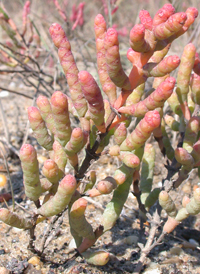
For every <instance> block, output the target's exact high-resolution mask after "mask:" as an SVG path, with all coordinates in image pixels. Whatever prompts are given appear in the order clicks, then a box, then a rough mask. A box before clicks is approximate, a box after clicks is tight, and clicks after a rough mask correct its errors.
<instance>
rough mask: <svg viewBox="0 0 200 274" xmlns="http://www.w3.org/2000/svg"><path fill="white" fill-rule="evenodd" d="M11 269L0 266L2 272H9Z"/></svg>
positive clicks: (5, 273) (2, 273)
mask: <svg viewBox="0 0 200 274" xmlns="http://www.w3.org/2000/svg"><path fill="white" fill-rule="evenodd" d="M9 273H10V271H9V270H8V269H7V268H5V267H0V274H9Z"/></svg>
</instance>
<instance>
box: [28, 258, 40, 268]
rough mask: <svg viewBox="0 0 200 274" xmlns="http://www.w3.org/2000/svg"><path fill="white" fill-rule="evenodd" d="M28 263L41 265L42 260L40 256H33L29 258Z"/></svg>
mask: <svg viewBox="0 0 200 274" xmlns="http://www.w3.org/2000/svg"><path fill="white" fill-rule="evenodd" d="M28 263H29V264H32V265H34V266H36V265H41V261H40V258H39V257H38V256H33V257H31V258H30V259H29V260H28Z"/></svg>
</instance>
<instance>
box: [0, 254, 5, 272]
mask: <svg viewBox="0 0 200 274" xmlns="http://www.w3.org/2000/svg"><path fill="white" fill-rule="evenodd" d="M5 253H6V252H5V250H4V249H0V255H3V254H5ZM0 273H1V272H0Z"/></svg>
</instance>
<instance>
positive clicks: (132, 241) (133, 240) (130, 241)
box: [124, 235, 138, 245]
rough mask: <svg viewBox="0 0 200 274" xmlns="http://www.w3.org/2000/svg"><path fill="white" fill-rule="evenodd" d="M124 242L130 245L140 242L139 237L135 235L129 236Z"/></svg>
mask: <svg viewBox="0 0 200 274" xmlns="http://www.w3.org/2000/svg"><path fill="white" fill-rule="evenodd" d="M124 243H125V244H128V245H133V244H134V245H136V244H137V243H138V237H137V236H135V235H131V236H128V237H126V238H124Z"/></svg>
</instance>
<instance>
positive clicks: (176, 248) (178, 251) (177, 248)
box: [169, 246, 183, 255]
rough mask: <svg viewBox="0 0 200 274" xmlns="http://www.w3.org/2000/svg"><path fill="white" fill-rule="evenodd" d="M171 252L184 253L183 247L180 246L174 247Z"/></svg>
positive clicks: (174, 253)
mask: <svg viewBox="0 0 200 274" xmlns="http://www.w3.org/2000/svg"><path fill="white" fill-rule="evenodd" d="M169 252H170V254H171V255H180V254H181V253H183V249H182V248H180V247H179V246H175V247H172V248H171V249H170V251H169Z"/></svg>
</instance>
